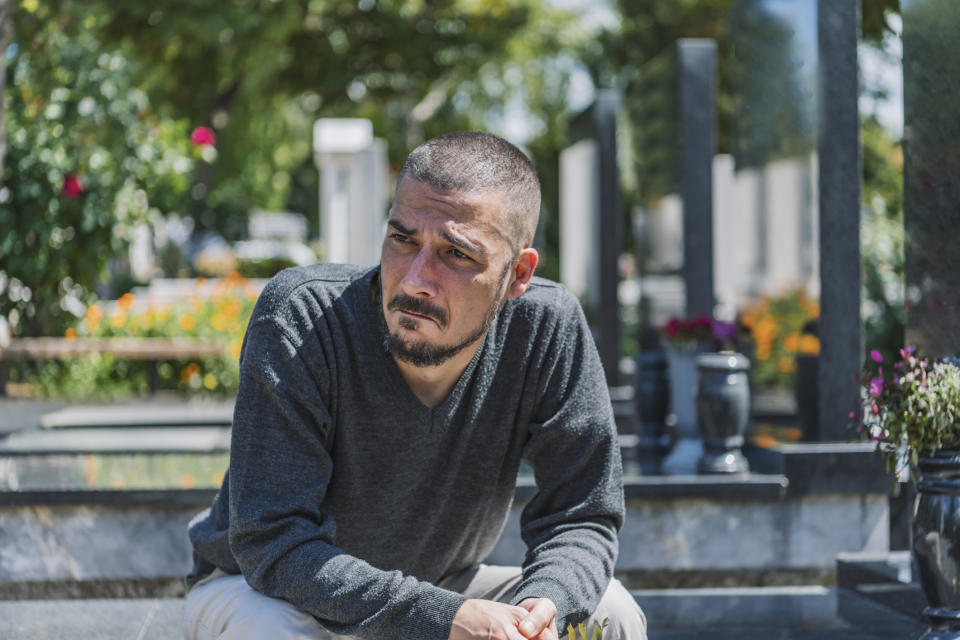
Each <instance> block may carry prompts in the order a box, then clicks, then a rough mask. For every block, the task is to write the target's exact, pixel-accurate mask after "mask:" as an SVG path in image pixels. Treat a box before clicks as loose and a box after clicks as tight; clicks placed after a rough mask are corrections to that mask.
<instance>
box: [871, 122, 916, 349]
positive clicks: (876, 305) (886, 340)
mask: <svg viewBox="0 0 960 640" xmlns="http://www.w3.org/2000/svg"><path fill="white" fill-rule="evenodd" d="M860 132H861V139H862V142H863V208H862V210H863V215H862V217H861V223H860V238H861V242H860V250H861V255H862V260H863V275H864V279H863V314H862V315H863V323H864V333H865V336H866V343H867V344H869V345H873V346H874V347H875V348H876V349H878V350H879V351H880V352H881V353H882V354H883V355H884V357H885V358H886V359H887V360H892V359H893V358H894V357H895V356H896V354H897V353H898V351H899V350H900V348H901V347H902V346H903V344H904V324H905V321H906V317H905V315H906V312H905V309H904V275H905V274H904V228H903V150H902V146H901V145H900V144H899V143H896V142H894V141H893V140H891V139H890V134H889V133H887V132H886V130H885V129H884V128H883V127H882V126H881V125H880V124H879V123H878V122H877V121H876V119H875V118H867V119H865V120H864V121H863V123H862V125H861V128H860Z"/></svg>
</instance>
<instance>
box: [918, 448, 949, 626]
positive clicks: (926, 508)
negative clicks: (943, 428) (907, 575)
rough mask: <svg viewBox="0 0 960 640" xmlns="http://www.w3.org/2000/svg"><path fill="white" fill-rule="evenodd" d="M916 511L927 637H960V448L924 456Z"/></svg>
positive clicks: (922, 457)
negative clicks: (927, 625)
mask: <svg viewBox="0 0 960 640" xmlns="http://www.w3.org/2000/svg"><path fill="white" fill-rule="evenodd" d="M918 467H919V472H920V481H919V483H918V484H917V501H916V505H915V507H914V514H913V559H914V561H915V563H916V566H917V569H918V571H919V574H920V584H921V586H922V587H923V593H924V595H926V597H927V604H928V605H929V606H928V607H927V608H926V610H924V614H925V615H926V616H927V617H928V618H929V619H930V628H929V629H928V630H927V632H926V633H925V634H924V635H923V636H922V639H923V640H948V639H958V638H960V451H932V452H927V453H925V454H921V455H920V456H919V459H918Z"/></svg>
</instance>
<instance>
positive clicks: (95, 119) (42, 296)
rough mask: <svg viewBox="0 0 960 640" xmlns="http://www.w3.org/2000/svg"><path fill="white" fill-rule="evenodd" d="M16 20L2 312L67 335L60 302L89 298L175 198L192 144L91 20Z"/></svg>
mask: <svg viewBox="0 0 960 640" xmlns="http://www.w3.org/2000/svg"><path fill="white" fill-rule="evenodd" d="M16 18H17V22H16V26H17V27H18V37H17V40H16V54H15V55H14V56H13V58H12V59H11V60H9V62H8V65H9V68H8V69H7V74H8V83H7V87H8V88H7V93H6V95H5V96H4V98H5V100H6V107H7V118H8V119H7V155H6V158H5V167H6V169H7V171H6V172H5V175H4V176H3V178H4V181H3V183H4V188H3V190H2V191H0V255H2V256H3V262H2V263H0V315H2V316H6V317H7V318H8V319H9V320H10V324H11V325H12V326H13V328H14V331H15V332H19V333H22V334H25V335H31V334H32V335H38V334H50V333H60V332H62V330H63V328H64V327H65V326H66V325H67V324H69V322H70V321H71V319H72V318H73V316H72V315H70V314H69V313H68V312H67V310H66V305H65V304H64V303H63V299H64V297H65V296H70V297H72V298H76V299H77V300H78V304H79V300H82V299H86V298H87V297H88V296H89V294H90V291H91V290H92V289H93V288H94V285H95V284H96V283H97V282H98V281H99V280H103V279H105V277H106V271H105V267H106V265H107V262H108V260H109V259H110V258H111V257H113V256H116V255H118V254H120V253H121V251H122V250H123V249H124V248H125V247H126V246H127V241H128V238H129V235H130V233H131V232H132V230H133V228H134V225H135V224H136V223H138V222H141V221H145V220H147V219H149V218H150V217H151V216H156V215H158V212H159V209H158V207H159V208H160V209H163V210H168V209H170V208H173V207H175V206H176V205H177V204H178V203H179V197H180V196H181V195H182V194H183V192H184V191H185V190H186V188H187V186H188V185H189V180H190V175H191V173H192V169H193V163H194V156H193V155H192V154H193V153H195V151H194V150H193V149H191V148H190V144H189V131H188V130H187V125H186V123H185V122H176V121H171V120H163V119H160V118H157V117H156V116H155V115H154V114H153V113H152V112H151V110H150V104H149V101H148V99H147V96H146V94H144V93H143V92H142V91H141V90H139V89H138V88H136V84H135V82H134V80H133V78H132V73H131V68H130V64H129V62H128V60H127V58H126V57H125V56H124V55H123V54H122V53H120V52H118V51H111V50H109V49H105V48H104V47H103V46H102V45H101V43H100V42H99V41H98V40H97V38H96V37H95V35H94V28H95V27H96V23H95V21H93V20H92V19H91V20H88V21H84V22H82V23H79V22H70V21H60V20H56V19H53V16H51V15H50V14H49V13H48V12H47V10H46V8H45V7H41V8H39V9H37V10H36V13H35V14H31V13H28V12H27V11H26V10H25V9H21V10H20V12H19V13H18V14H17V15H16ZM24 34H30V35H29V37H27V36H26V35H24ZM2 284H6V285H7V286H6V287H4V286H2ZM4 289H5V291H4ZM80 308H81V309H82V305H81V306H80Z"/></svg>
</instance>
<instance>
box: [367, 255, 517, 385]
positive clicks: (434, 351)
mask: <svg viewBox="0 0 960 640" xmlns="http://www.w3.org/2000/svg"><path fill="white" fill-rule="evenodd" d="M510 266H511V264H510V263H507V265H506V268H505V269H504V270H503V273H502V274H500V281H499V282H498V283H497V292H496V295H494V297H493V300H491V302H490V306H489V307H488V308H487V310H486V312H485V313H484V316H483V320H482V321H481V322H480V324H479V325H478V326H477V327H476V329H474V330H473V331H471V332H470V333H469V334H468V335H467V337H466V338H464V339H463V340H461V341H460V342H457V343H454V344H436V343H433V342H428V341H426V340H422V341H419V342H409V341H407V340H404V339H403V338H402V337H401V335H400V331H390V329H389V327H388V326H387V321H386V318H385V317H384V319H383V347H384V349H386V350H387V351H388V352H389V353H391V354H392V355H393V356H394V357H396V358H397V359H398V360H400V361H401V362H406V363H407V364H411V365H413V366H415V367H436V366H438V365H441V364H443V363H444V362H446V361H447V360H449V359H450V358H452V357H453V356H455V355H457V354H458V353H460V352H461V351H463V350H464V349H466V348H467V347H469V346H470V345H471V344H473V343H474V342H476V341H477V340H479V339H480V338H482V337H483V336H484V335H485V334H486V333H487V331H489V330H490V327H492V326H493V323H494V321H495V320H496V319H497V315H498V314H499V313H500V310H501V309H502V308H503V305H504V303H505V302H506V301H505V300H502V298H503V289H504V283H505V282H506V280H507V275H509V273H510ZM387 310H389V311H395V310H400V311H410V312H412V313H416V314H419V315H423V316H427V317H428V318H432V319H433V320H435V321H436V322H437V324H438V325H439V326H440V328H441V329H442V328H445V327H446V326H447V314H446V312H445V311H444V310H443V309H441V308H439V307H437V306H435V305H434V304H432V303H431V302H429V301H427V300H423V299H422V298H415V297H413V296H409V295H407V294H405V293H398V294H397V295H395V296H394V297H393V298H392V299H391V300H390V302H389V303H388V304H387ZM380 312H381V314H382V313H383V305H382V303H381V304H380ZM399 324H400V326H401V327H403V328H404V329H416V327H417V324H418V322H417V321H416V320H413V319H411V318H401V319H400V320H399Z"/></svg>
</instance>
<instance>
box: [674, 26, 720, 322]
mask: <svg viewBox="0 0 960 640" xmlns="http://www.w3.org/2000/svg"><path fill="white" fill-rule="evenodd" d="M677 57H678V59H679V65H678V66H679V71H680V77H679V81H680V92H679V93H680V139H681V143H680V147H681V160H680V192H681V196H682V198H683V279H684V281H685V282H686V291H687V309H686V312H687V315H707V316H713V306H714V293H713V154H714V151H715V147H716V144H715V134H714V122H715V120H716V116H715V103H716V89H715V76H716V68H717V45H716V43H715V42H714V41H713V40H708V39H703V38H683V39H681V40H679V41H678V42H677Z"/></svg>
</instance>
